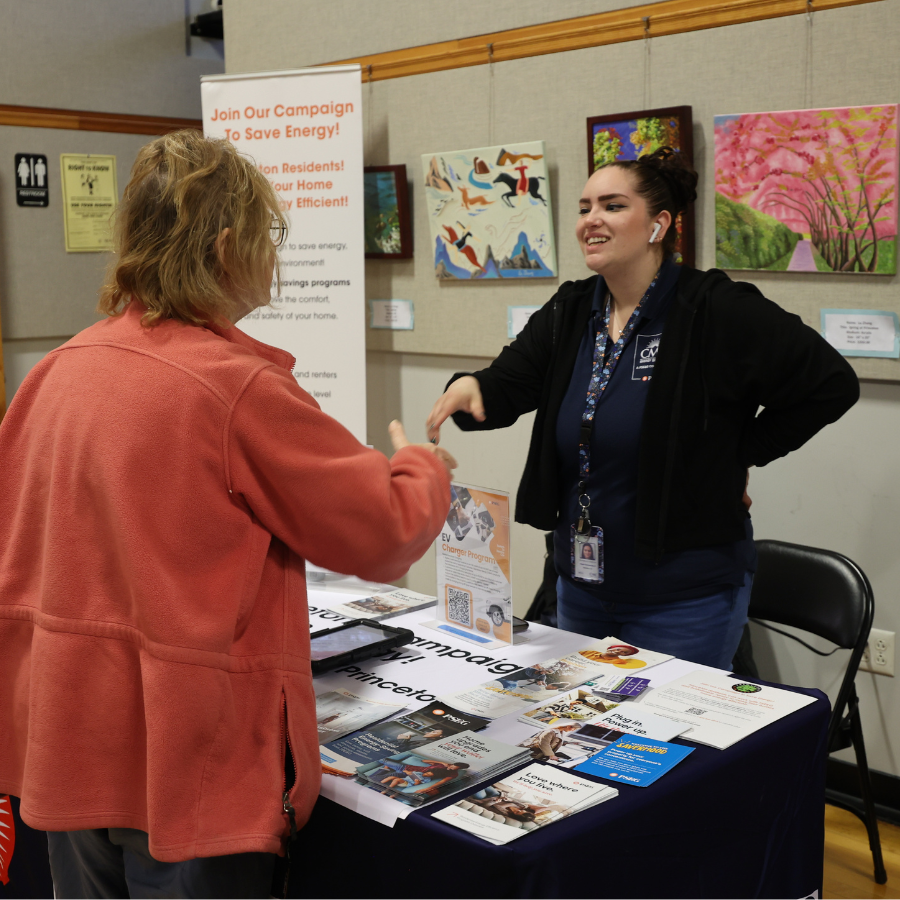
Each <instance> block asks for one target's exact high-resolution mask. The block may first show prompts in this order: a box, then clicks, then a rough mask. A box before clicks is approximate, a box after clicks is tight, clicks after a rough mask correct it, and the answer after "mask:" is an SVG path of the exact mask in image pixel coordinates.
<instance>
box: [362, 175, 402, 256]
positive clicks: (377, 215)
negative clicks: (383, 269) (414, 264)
mask: <svg viewBox="0 0 900 900" xmlns="http://www.w3.org/2000/svg"><path fill="white" fill-rule="evenodd" d="M363 198H364V217H365V227H364V234H365V247H366V258H367V259H409V258H410V257H411V256H412V255H413V254H412V228H411V227H410V222H409V200H408V194H407V186H406V166H366V167H365V168H364V169H363Z"/></svg>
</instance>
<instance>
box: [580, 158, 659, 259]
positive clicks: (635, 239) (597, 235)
mask: <svg viewBox="0 0 900 900" xmlns="http://www.w3.org/2000/svg"><path fill="white" fill-rule="evenodd" d="M657 222H660V224H661V225H662V228H661V229H660V231H659V233H658V234H657V236H656V241H655V242H654V243H653V244H651V243H650V238H651V237H652V235H653V226H654V225H655V224H656V223H657ZM670 222H671V216H670V215H669V213H668V212H662V213H660V214H659V215H658V216H656V217H655V218H651V217H650V215H649V213H648V211H647V204H646V202H645V201H644V198H643V197H641V196H640V194H638V192H637V190H636V189H635V182H634V178H633V176H632V175H631V174H630V173H629V172H628V171H626V170H625V169H621V168H619V167H618V166H606V167H605V168H603V169H600V170H598V171H597V172H594V174H593V175H591V177H590V178H588V180H587V184H586V185H585V186H584V193H583V194H582V197H581V200H580V201H579V204H578V223H577V224H576V226H575V236H576V237H577V238H578V245H579V246H580V247H581V252H582V253H583V254H584V261H585V263H586V264H587V267H588V268H589V269H591V270H592V271H594V272H597V273H598V274H600V275H609V274H610V273H613V272H615V271H616V270H620V269H627V268H628V267H630V266H634V265H640V264H641V263H642V262H644V261H645V260H646V259H647V256H648V254H649V255H651V256H652V257H653V258H654V259H655V258H657V257H659V256H660V255H661V248H660V245H659V241H660V239H661V238H662V236H663V235H664V234H665V231H666V227H667V225H668V224H669V223H670Z"/></svg>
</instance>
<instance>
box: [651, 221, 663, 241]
mask: <svg viewBox="0 0 900 900" xmlns="http://www.w3.org/2000/svg"><path fill="white" fill-rule="evenodd" d="M661 230H662V225H660V224H659V222H657V223H656V224H655V225H654V226H653V234H651V235H650V243H651V244H655V243H656V236H657V235H658V234H659V233H660V231H661Z"/></svg>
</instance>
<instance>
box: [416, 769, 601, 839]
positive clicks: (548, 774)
mask: <svg viewBox="0 0 900 900" xmlns="http://www.w3.org/2000/svg"><path fill="white" fill-rule="evenodd" d="M618 793H619V792H618V791H617V790H616V789H615V788H613V787H609V786H607V785H604V784H599V783H597V782H596V781H588V780H587V779H586V778H579V777H578V776H576V775H573V774H572V773H571V772H563V771H561V770H560V769H554V768H551V767H549V766H542V765H541V764H540V763H532V765H530V766H528V768H526V769H522V771H521V772H516V773H515V774H514V775H510V776H509V777H507V778H504V779H503V780H502V781H498V782H497V783H496V784H492V785H489V786H488V787H485V788H482V789H481V790H480V791H476V792H475V793H474V794H470V795H469V796H468V797H466V798H465V799H464V800H458V801H457V802H456V803H455V804H453V806H448V807H447V808H446V809H440V810H438V811H437V812H435V813H432V815H433V816H434V818H435V819H440V820H441V821H442V822H448V823H449V824H450V825H455V826H456V827H457V828H461V829H462V830H463V831H468V832H469V833H470V834H474V835H476V836H477V837H480V838H483V839H484V840H486V841H490V842H491V843H492V844H506V843H508V842H509V841H514V840H515V839H516V838H519V837H522V835H524V834H528V832H529V831H535V830H536V829H538V828H543V827H544V826H545V825H549V824H551V823H552V822H556V821H558V820H560V819H563V818H566V817H567V816H571V815H574V814H575V813H578V812H581V811H582V810H584V809H588V808H590V807H592V806H596V805H597V804H598V803H603V802H604V801H605V800H610V799H612V798H613V797H616V796H618Z"/></svg>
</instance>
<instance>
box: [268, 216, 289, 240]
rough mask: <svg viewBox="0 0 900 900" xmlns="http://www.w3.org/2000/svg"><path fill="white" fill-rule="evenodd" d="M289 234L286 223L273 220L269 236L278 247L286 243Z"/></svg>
mask: <svg viewBox="0 0 900 900" xmlns="http://www.w3.org/2000/svg"><path fill="white" fill-rule="evenodd" d="M287 233H288V230H287V225H285V224H284V222H282V221H280V220H279V219H272V224H271V225H270V226H269V236H270V237H271V238H272V243H273V244H274V245H275V246H276V247H280V246H281V245H282V244H283V243H284V240H285V238H286V237H287Z"/></svg>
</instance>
